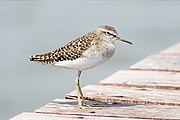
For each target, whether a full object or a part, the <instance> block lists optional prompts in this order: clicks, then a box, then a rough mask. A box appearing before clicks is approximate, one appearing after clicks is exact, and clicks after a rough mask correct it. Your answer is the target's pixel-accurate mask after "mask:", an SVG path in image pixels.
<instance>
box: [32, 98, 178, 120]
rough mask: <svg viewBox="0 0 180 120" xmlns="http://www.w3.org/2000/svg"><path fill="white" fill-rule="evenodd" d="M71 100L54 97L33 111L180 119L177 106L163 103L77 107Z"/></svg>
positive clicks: (104, 116) (155, 119)
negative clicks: (50, 101) (90, 107)
mask: <svg viewBox="0 0 180 120" xmlns="http://www.w3.org/2000/svg"><path fill="white" fill-rule="evenodd" d="M75 104H76V102H75V101H73V100H62V99H56V100H54V101H53V102H52V103H49V104H47V105H45V106H43V107H41V108H39V109H37V110H36V111H35V112H37V113H41V114H57V115H69V116H71V115H76V116H89V117H90V118H91V117H92V119H93V118H96V117H99V119H100V118H108V119H109V118H113V119H115V118H118V119H120V118H127V119H130V118H131V119H132V118H133V119H154V120H160V119H162V120H166V119H171V120H175V119H180V114H179V113H180V107H179V106H163V105H122V104H114V105H113V104H112V105H104V106H103V107H99V108H94V109H78V108H77V107H75Z"/></svg>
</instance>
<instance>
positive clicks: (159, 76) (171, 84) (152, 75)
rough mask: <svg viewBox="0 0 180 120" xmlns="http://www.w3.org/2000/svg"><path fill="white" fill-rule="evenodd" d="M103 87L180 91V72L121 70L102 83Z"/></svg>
mask: <svg viewBox="0 0 180 120" xmlns="http://www.w3.org/2000/svg"><path fill="white" fill-rule="evenodd" d="M99 84H101V85H112V86H122V87H137V88H157V89H168V90H170V89H171V90H180V73H179V72H176V73H175V72H160V71H139V70H120V71H118V72H116V73H114V74H113V75H111V76H109V77H107V78H106V79H104V80H102V81H100V83H99Z"/></svg>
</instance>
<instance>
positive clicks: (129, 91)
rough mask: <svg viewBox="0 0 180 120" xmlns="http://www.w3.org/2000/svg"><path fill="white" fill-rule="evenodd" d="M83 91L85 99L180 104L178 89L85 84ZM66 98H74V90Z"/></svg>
mask: <svg viewBox="0 0 180 120" xmlns="http://www.w3.org/2000/svg"><path fill="white" fill-rule="evenodd" d="M83 92H84V96H85V98H86V99H87V100H94V101H101V102H112V103H131V104H153V105H174V106H180V91H178V90H165V89H154V88H136V87H122V86H101V85H87V86H86V87H84V88H83ZM66 98H73V99H75V98H76V91H73V92H71V93H70V94H67V95H66ZM179 112H180V111H179Z"/></svg>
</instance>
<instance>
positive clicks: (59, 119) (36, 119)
mask: <svg viewBox="0 0 180 120" xmlns="http://www.w3.org/2000/svg"><path fill="white" fill-rule="evenodd" d="M80 119H83V120H92V119H93V120H126V118H113V117H98V116H83V115H58V114H51V113H50V114H48V113H45V114H44V113H29V112H24V113H21V114H19V115H17V116H15V117H14V118H12V119H10V120H80ZM133 120H139V119H133Z"/></svg>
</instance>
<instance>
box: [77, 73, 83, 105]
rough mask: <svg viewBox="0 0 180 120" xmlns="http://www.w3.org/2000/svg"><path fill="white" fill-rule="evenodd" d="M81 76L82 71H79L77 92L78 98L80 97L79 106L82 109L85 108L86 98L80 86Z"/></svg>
mask: <svg viewBox="0 0 180 120" xmlns="http://www.w3.org/2000/svg"><path fill="white" fill-rule="evenodd" d="M80 75H81V71H78V74H77V77H76V81H75V82H76V90H77V96H78V106H79V107H80V108H82V106H84V105H85V103H83V102H84V96H83V93H82V90H81V87H80V84H79V79H80Z"/></svg>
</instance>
